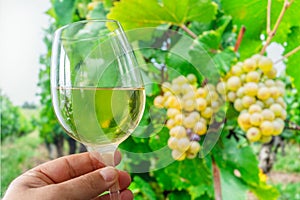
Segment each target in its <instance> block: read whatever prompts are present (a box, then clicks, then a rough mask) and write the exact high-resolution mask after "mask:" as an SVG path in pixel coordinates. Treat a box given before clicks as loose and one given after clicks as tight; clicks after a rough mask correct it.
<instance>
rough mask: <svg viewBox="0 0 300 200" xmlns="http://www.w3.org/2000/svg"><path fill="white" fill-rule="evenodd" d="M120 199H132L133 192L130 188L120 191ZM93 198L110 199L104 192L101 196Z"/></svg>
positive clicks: (98, 199) (97, 199) (99, 199)
mask: <svg viewBox="0 0 300 200" xmlns="http://www.w3.org/2000/svg"><path fill="white" fill-rule="evenodd" d="M120 197H121V200H132V199H133V194H132V192H131V191H130V190H123V191H121V193H120ZM93 200H110V196H109V194H105V195H103V196H100V197H97V198H95V199H93Z"/></svg>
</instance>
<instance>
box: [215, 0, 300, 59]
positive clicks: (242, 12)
mask: <svg viewBox="0 0 300 200" xmlns="http://www.w3.org/2000/svg"><path fill="white" fill-rule="evenodd" d="M283 2H284V0H278V1H272V5H271V29H273V27H274V25H275V23H276V20H277V18H278V16H279V13H280V12H281V9H282V7H283ZM221 3H222V8H223V10H224V12H225V14H229V15H231V16H232V17H233V23H234V24H236V25H238V29H240V27H241V26H245V27H246V32H245V34H244V37H243V41H242V43H241V47H240V52H243V54H244V53H247V56H245V55H242V56H241V57H242V58H246V57H248V56H249V55H252V54H253V53H252V52H253V51H254V50H256V48H255V49H251V48H253V47H254V45H255V43H253V44H251V43H250V45H249V42H250V41H253V40H255V41H259V40H260V35H261V34H262V33H265V32H266V18H267V17H266V15H267V9H266V7H267V1H261V0H252V1H248V0H222V1H221ZM299 12H300V1H299V0H295V1H293V3H292V4H291V6H290V7H289V8H288V9H287V11H286V13H285V15H284V17H283V19H282V21H281V23H280V25H279V27H278V30H277V31H276V35H275V37H274V38H273V40H272V41H277V42H285V41H286V38H287V35H288V34H289V33H290V28H291V27H293V26H299V24H300V21H299V19H298V18H299ZM245 40H248V42H245ZM247 43H248V44H247ZM255 46H256V45H255ZM260 48H261V47H260ZM250 52H251V53H250ZM254 53H258V51H256V52H255V51H254Z"/></svg>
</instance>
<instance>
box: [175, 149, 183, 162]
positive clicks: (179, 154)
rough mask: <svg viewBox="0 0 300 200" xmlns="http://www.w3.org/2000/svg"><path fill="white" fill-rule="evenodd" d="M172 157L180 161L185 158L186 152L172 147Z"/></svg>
mask: <svg viewBox="0 0 300 200" xmlns="http://www.w3.org/2000/svg"><path fill="white" fill-rule="evenodd" d="M172 157H173V159H174V160H178V161H182V160H184V159H185V158H186V153H185V152H181V151H179V150H176V149H174V150H173V151H172Z"/></svg>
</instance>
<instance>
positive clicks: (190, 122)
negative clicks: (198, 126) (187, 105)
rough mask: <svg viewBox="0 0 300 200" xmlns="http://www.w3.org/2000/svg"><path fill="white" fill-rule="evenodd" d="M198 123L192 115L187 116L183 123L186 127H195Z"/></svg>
mask: <svg viewBox="0 0 300 200" xmlns="http://www.w3.org/2000/svg"><path fill="white" fill-rule="evenodd" d="M195 123H196V120H195V119H194V118H192V117H185V118H184V119H183V125H184V126H185V127H186V128H193V127H194V125H195Z"/></svg>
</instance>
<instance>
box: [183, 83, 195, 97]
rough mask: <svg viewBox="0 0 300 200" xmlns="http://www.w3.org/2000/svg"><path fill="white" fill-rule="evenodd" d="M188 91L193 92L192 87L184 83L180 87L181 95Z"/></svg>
mask: <svg viewBox="0 0 300 200" xmlns="http://www.w3.org/2000/svg"><path fill="white" fill-rule="evenodd" d="M190 91H193V87H192V86H191V85H190V84H188V83H185V84H183V85H182V86H181V93H182V94H187V93H189V92H190Z"/></svg>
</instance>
